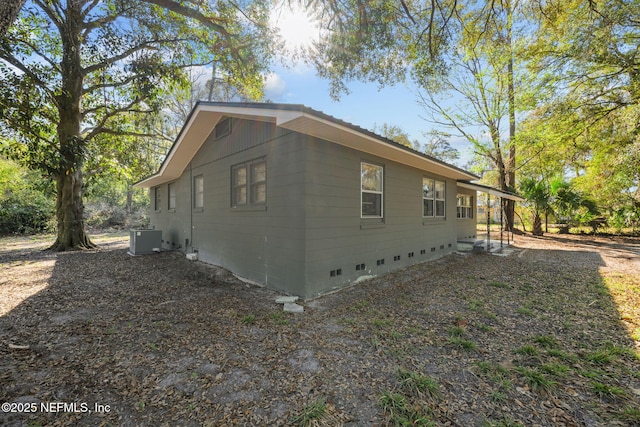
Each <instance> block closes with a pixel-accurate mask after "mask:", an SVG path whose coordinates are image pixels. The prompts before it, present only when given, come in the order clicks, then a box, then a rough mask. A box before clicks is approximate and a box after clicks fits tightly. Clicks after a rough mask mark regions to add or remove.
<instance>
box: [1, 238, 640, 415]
mask: <svg viewBox="0 0 640 427" xmlns="http://www.w3.org/2000/svg"><path fill="white" fill-rule="evenodd" d="M102 242H103V244H102V247H101V249H100V250H98V251H85V252H72V253H58V254H54V253H49V252H42V251H39V250H33V249H32V248H33V247H37V246H38V245H41V243H40V242H38V241H35V242H32V241H29V240H22V241H20V240H16V239H13V240H6V239H4V240H0V271H1V273H0V316H1V317H0V403H11V406H9V407H6V406H3V409H9V411H18V410H21V411H22V413H18V412H6V411H5V412H0V425H10V426H13V425H16V426H22V425H24V426H39V425H41V426H45V425H46V426H58V425H95V426H99V425H106V426H108V425H113V426H160V425H167V426H173V425H181V426H201V425H211V426H214V425H215V426H218V425H331V426H333V425H352V426H369V425H456V426H493V425H495V426H516V425H522V426H536V425H541V426H555V425H566V426H600V425H603V426H604V425H606V426H610V425H625V426H633V425H640V403H639V402H640V356H639V354H638V351H639V350H640V241H638V240H626V241H625V240H620V239H618V240H613V239H603V238H592V237H578V236H563V237H560V236H552V237H545V238H532V237H527V236H522V237H517V239H516V244H515V246H514V247H515V251H513V252H511V253H509V254H508V255H507V256H495V255H494V256H492V255H486V254H467V255H460V254H452V255H449V256H447V257H444V258H441V259H439V260H437V261H433V262H428V263H424V264H420V265H416V266H413V267H410V268H407V269H404V270H401V271H398V272H396V273H393V274H389V275H385V276H382V277H378V278H375V279H373V280H370V281H368V282H364V283H360V284H358V285H357V286H353V287H351V288H349V289H346V290H343V291H341V292H338V293H335V294H332V295H328V296H325V297H323V298H319V299H316V300H313V301H308V302H304V303H303V305H304V306H305V312H304V313H302V314H289V313H284V312H283V311H282V305H279V304H276V303H275V302H274V300H275V298H276V297H277V294H276V293H275V292H273V291H270V290H268V289H264V288H260V287H257V286H254V285H248V284H246V283H244V282H241V281H239V280H237V279H236V278H234V277H233V276H232V275H230V274H229V273H227V272H225V271H224V270H221V269H217V268H214V267H211V266H207V265H204V264H202V263H198V262H191V261H188V260H186V259H185V258H184V256H183V255H181V254H180V253H175V252H173V253H172V252H166V253H161V254H155V255H149V256H140V257H131V256H129V255H127V253H126V252H127V242H126V241H125V240H118V239H117V238H116V239H114V238H110V239H108V238H106V239H103V240H102ZM74 404H75V406H74ZM96 404H98V405H101V406H97V407H96V406H95V405H96ZM96 409H98V410H97V411H96ZM25 410H31V411H32V412H31V413H25Z"/></svg>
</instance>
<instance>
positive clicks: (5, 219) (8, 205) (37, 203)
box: [0, 194, 54, 234]
mask: <svg viewBox="0 0 640 427" xmlns="http://www.w3.org/2000/svg"><path fill="white" fill-rule="evenodd" d="M29 196H30V197H16V196H10V197H6V198H2V199H0V234H31V233H42V232H47V231H51V230H53V229H54V226H53V213H54V212H53V206H52V203H51V201H49V200H47V199H45V198H44V197H43V196H41V195H38V194H30V195H29Z"/></svg>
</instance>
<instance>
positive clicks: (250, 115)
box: [134, 102, 479, 188]
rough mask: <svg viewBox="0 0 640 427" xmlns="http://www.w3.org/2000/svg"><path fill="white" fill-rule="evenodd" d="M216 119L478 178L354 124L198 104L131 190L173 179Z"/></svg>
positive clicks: (284, 109)
mask: <svg viewBox="0 0 640 427" xmlns="http://www.w3.org/2000/svg"><path fill="white" fill-rule="evenodd" d="M222 117H235V118H241V119H249V120H259V121H267V122H272V123H275V124H276V125H277V126H279V127H282V128H284V129H289V130H292V131H295V132H299V133H302V134H306V135H310V136H314V137H317V138H321V139H324V140H327V141H331V142H333V143H336V144H340V145H343V146H346V147H349V148H353V149H356V150H359V151H363V152H366V153H369V154H372V155H375V156H378V157H382V158H385V159H389V160H392V161H395V162H398V163H402V164H405V165H408V166H412V167H415V168H418V169H422V170H428V171H429V172H432V173H434V174H437V175H441V176H444V177H447V178H451V179H456V180H473V179H478V178H479V177H478V176H476V175H474V174H472V173H471V172H468V171H465V170H463V169H461V168H458V167H457V166H454V165H450V164H448V163H445V162H443V161H441V160H438V159H436V158H434V157H431V156H428V155H426V154H424V153H421V152H419V151H416V150H413V149H411V148H409V147H406V146H404V145H402V144H398V143H397V142H394V141H392V140H390V139H388V138H385V137H382V136H380V135H377V134H375V133H373V132H371V131H368V130H366V129H363V128H361V127H359V126H356V125H354V124H351V123H348V122H345V121H343V120H340V119H337V118H335V117H333V116H330V115H328V114H325V113H323V112H321V111H317V110H314V109H312V108H309V107H306V106H304V105H300V104H273V103H244V102H242V103H236V102H231V103H228V102H198V103H197V104H196V106H195V107H194V108H193V110H192V111H191V113H190V114H189V117H188V118H187V121H186V123H185V125H184V127H183V128H182V130H181V131H180V134H179V135H178V137H177V138H176V140H175V142H174V143H173V145H172V146H171V148H170V149H169V152H168V154H167V156H166V158H165V159H164V161H163V163H162V165H161V166H160V169H159V170H158V172H156V173H155V174H153V175H151V176H149V177H147V178H145V179H143V180H141V181H139V182H137V183H136V184H135V185H134V187H139V188H140V187H141V188H146V187H153V186H156V185H160V184H163V183H165V182H169V181H172V180H174V179H177V178H178V177H180V175H182V172H183V171H184V170H185V168H186V167H187V166H188V164H189V163H190V162H191V160H192V159H193V157H194V156H195V154H196V153H197V152H198V150H199V149H200V147H202V145H203V144H204V142H205V141H206V139H207V137H208V136H209V135H210V134H211V132H212V131H213V129H214V127H215V126H216V124H217V123H218V121H219V120H220V119H221V118H222Z"/></svg>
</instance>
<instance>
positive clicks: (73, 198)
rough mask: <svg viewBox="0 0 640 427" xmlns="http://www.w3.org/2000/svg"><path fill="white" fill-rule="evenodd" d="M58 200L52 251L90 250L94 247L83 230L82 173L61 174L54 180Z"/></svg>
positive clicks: (78, 171) (77, 171) (78, 170)
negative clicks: (56, 222) (55, 236)
mask: <svg viewBox="0 0 640 427" xmlns="http://www.w3.org/2000/svg"><path fill="white" fill-rule="evenodd" d="M56 187H57V193H58V199H57V202H56V218H57V220H58V237H57V239H56V242H55V243H54V244H53V245H52V246H51V248H50V249H51V250H54V251H66V250H70V249H91V248H94V247H96V245H94V244H93V243H92V242H91V240H90V239H89V237H88V236H87V234H86V233H85V230H84V205H83V203H82V171H81V169H80V168H78V169H77V170H76V171H75V172H70V173H68V174H61V175H59V176H58V177H57V179H56Z"/></svg>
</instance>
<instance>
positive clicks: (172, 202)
mask: <svg viewBox="0 0 640 427" xmlns="http://www.w3.org/2000/svg"><path fill="white" fill-rule="evenodd" d="M167 190H168V191H167V192H168V193H169V197H168V198H167V200H168V203H167V208H169V209H175V208H176V183H175V182H172V183H169V184H168V185H167Z"/></svg>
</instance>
